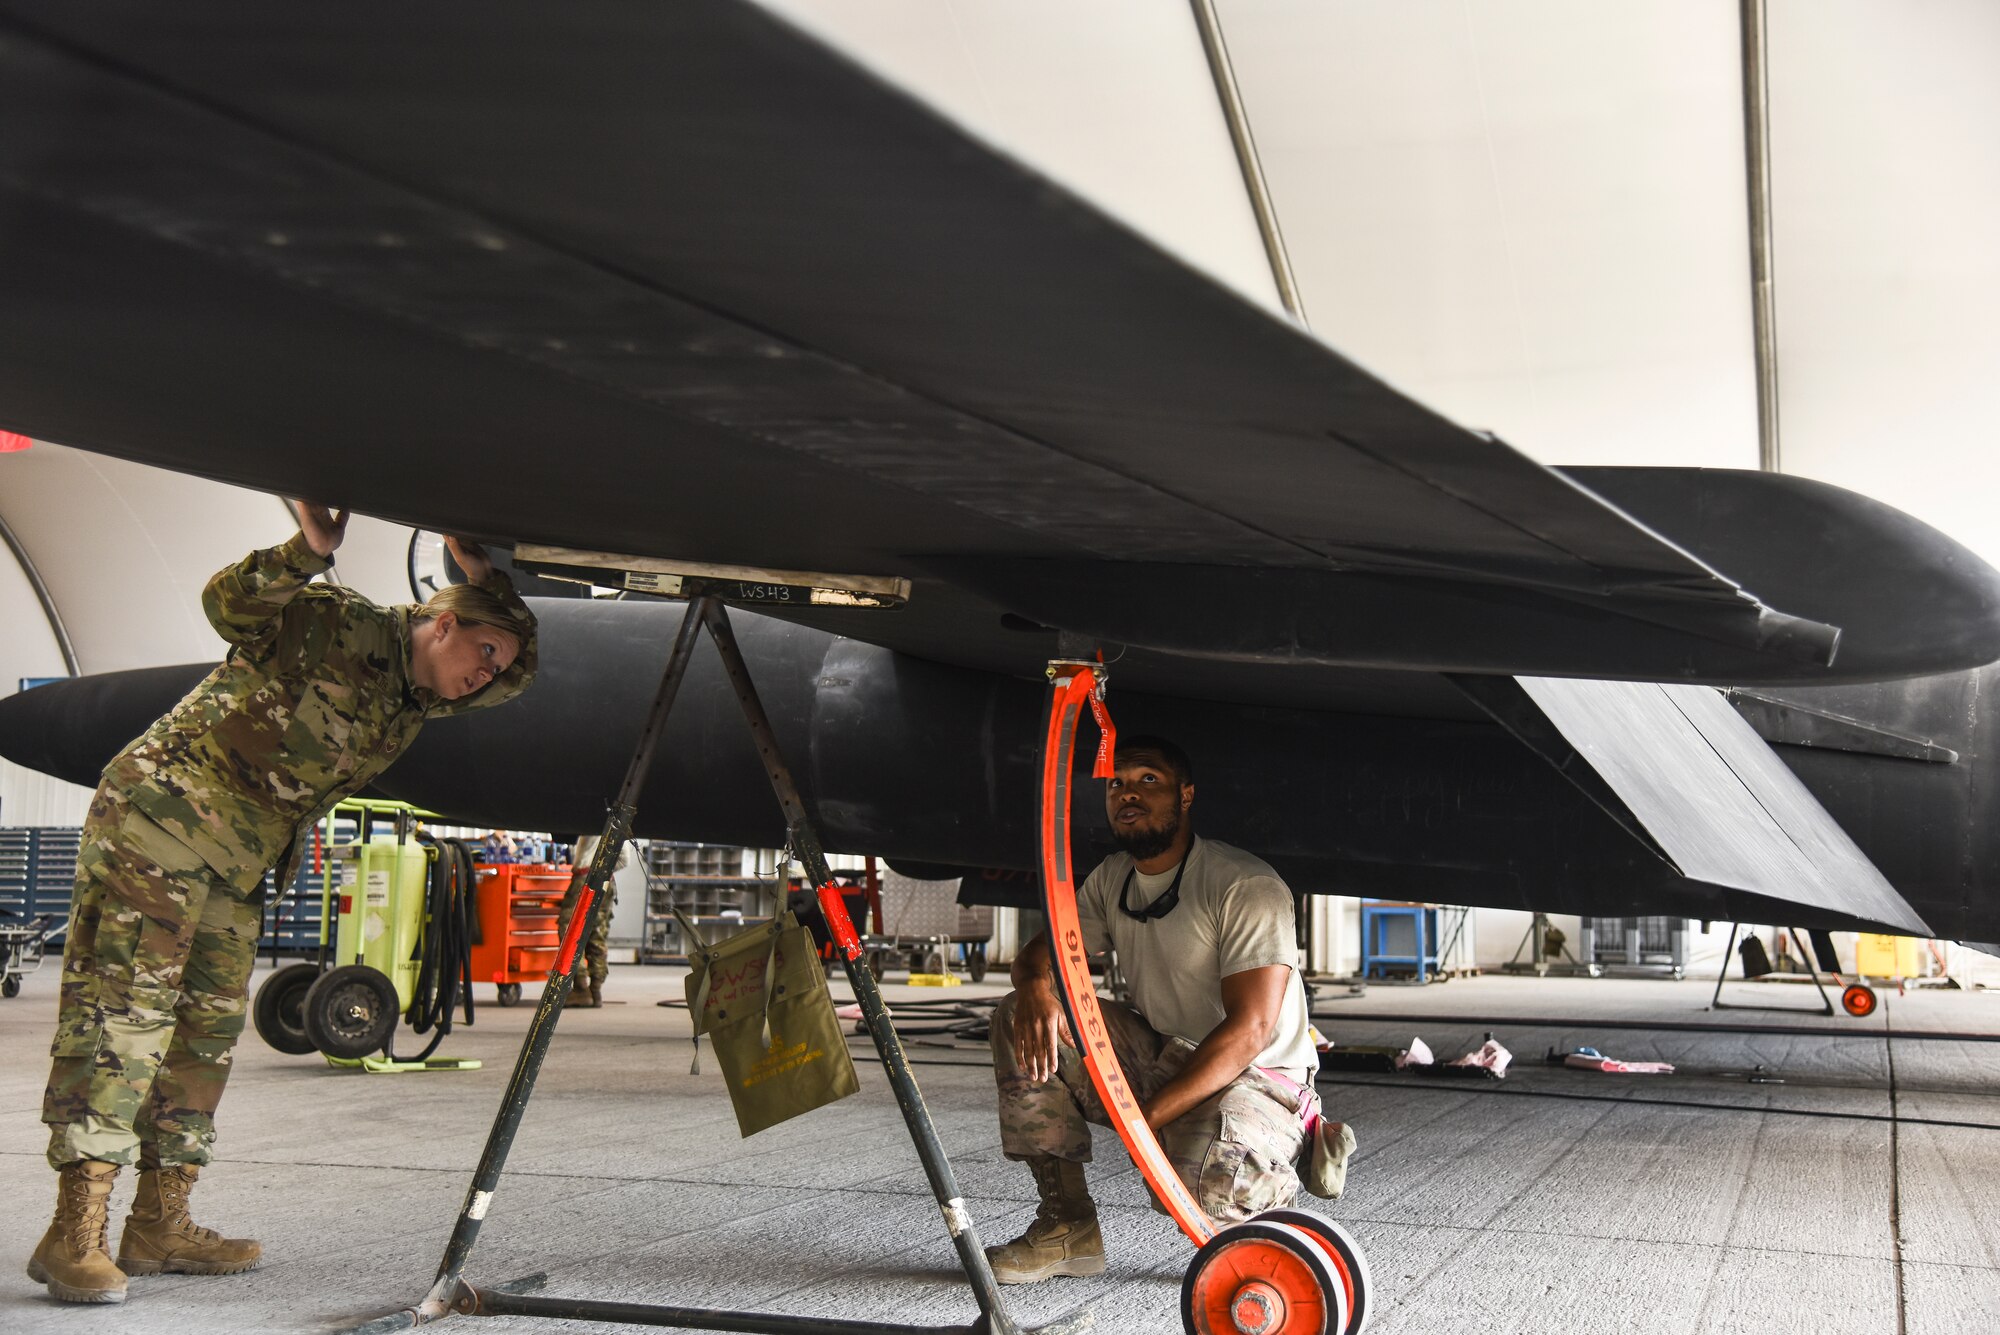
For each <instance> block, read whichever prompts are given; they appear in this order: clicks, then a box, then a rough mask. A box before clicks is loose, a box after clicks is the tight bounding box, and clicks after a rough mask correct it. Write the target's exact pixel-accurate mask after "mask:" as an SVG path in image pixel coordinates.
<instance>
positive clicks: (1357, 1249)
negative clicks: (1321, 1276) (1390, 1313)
mask: <svg viewBox="0 0 2000 1335" xmlns="http://www.w3.org/2000/svg"><path fill="white" fill-rule="evenodd" d="M1256 1218H1257V1219H1259V1220H1264V1221H1268V1222H1270V1223H1274V1224H1290V1225H1291V1226H1292V1227H1293V1228H1298V1229H1303V1230H1305V1231H1306V1232H1308V1233H1310V1234H1312V1235H1313V1238H1314V1239H1315V1240H1316V1241H1317V1242H1318V1243H1319V1245H1320V1246H1321V1247H1322V1248H1323V1249H1324V1250H1325V1251H1326V1254H1327V1256H1328V1257H1329V1258H1331V1259H1332V1261H1333V1268H1334V1270H1335V1271H1337V1272H1338V1273H1339V1276H1340V1286H1341V1288H1342V1289H1344V1290H1345V1291H1346V1294H1347V1329H1346V1331H1345V1332H1344V1333H1343V1335H1361V1332H1362V1331H1364V1330H1366V1329H1367V1328H1368V1293H1369V1289H1370V1287H1371V1286H1372V1285H1373V1283H1374V1281H1373V1280H1371V1279H1370V1278H1369V1275H1368V1256H1367V1253H1365V1252H1363V1251H1362V1250H1361V1244H1360V1243H1358V1242H1356V1241H1355V1240H1354V1235H1353V1234H1352V1233H1349V1232H1348V1231H1347V1230H1346V1229H1345V1228H1342V1227H1341V1226H1340V1225H1339V1224H1336V1223H1335V1222H1334V1221H1333V1220H1331V1219H1328V1218H1327V1217H1326V1216H1325V1215H1321V1214H1314V1213H1313V1212H1312V1211H1311V1210H1266V1211H1264V1213H1262V1214H1260V1215H1257V1216H1256Z"/></svg>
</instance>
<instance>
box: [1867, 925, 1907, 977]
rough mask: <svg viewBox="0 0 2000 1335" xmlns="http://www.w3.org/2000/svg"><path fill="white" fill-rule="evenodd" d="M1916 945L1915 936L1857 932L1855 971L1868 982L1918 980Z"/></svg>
mask: <svg viewBox="0 0 2000 1335" xmlns="http://www.w3.org/2000/svg"><path fill="white" fill-rule="evenodd" d="M1919 944H1920V943H1919V942H1918V940H1917V938H1915V937H1914V936H1889V935H1887V934H1885V933H1881V932H1857V933H1856V934H1855V937H1854V971H1855V972H1856V973H1861V974H1867V975H1868V976H1869V977H1871V978H1914V977H1916V976H1917V946H1918V945H1919Z"/></svg>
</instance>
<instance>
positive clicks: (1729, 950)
mask: <svg viewBox="0 0 2000 1335" xmlns="http://www.w3.org/2000/svg"><path fill="white" fill-rule="evenodd" d="M1742 930H1743V924H1742V923H1740V922H1732V923H1730V924H1729V944H1728V945H1725V946H1724V947H1723V948H1722V972H1721V973H1719V974H1717V975H1716V976H1715V993H1714V995H1712V996H1710V997H1709V999H1708V1008H1709V1009H1710V1010H1712V1011H1714V1010H1728V1009H1729V1008H1728V1007H1727V1006H1726V1005H1724V1004H1723V1001H1722V985H1723V984H1724V983H1726V982H1728V981H1729V961H1730V960H1731V959H1733V958H1735V956H1736V934H1737V933H1738V932H1740V931H1742Z"/></svg>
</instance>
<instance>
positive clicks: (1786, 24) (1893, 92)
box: [1770, 0, 2000, 563]
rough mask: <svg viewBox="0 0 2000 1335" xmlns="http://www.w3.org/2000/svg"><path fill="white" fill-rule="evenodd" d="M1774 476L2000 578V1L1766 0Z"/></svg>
mask: <svg viewBox="0 0 2000 1335" xmlns="http://www.w3.org/2000/svg"><path fill="white" fill-rule="evenodd" d="M1770 45H1771V141H1772V154H1773V157H1774V159H1775V160H1776V164H1777V166H1776V172H1775V174H1774V180H1773V193H1774V196H1775V198H1774V200H1773V205H1772V227H1773V232H1774V242H1775V249H1776V254H1777V264H1776V272H1775V284H1774V286H1775V290H1776V293H1777V308H1778V318H1777V325H1778V375H1779V379H1778V386H1779V410H1780V422H1781V435H1780V439H1781V441H1782V444H1783V462H1784V467H1785V471H1786V472H1795V473H1804V474H1807V475H1809V476H1812V477H1816V478H1819V479H1821V480H1823V481H1827V482H1832V483H1836V484H1838V485H1840V486H1844V487H1851V488H1853V489H1854V490H1857V491H1862V492H1866V493H1867V494H1868V495H1871V496H1874V497H1877V498H1879V499H1881V500H1884V501H1887V502H1888V503H1889V504H1891V505H1894V506H1897V507H1899V508H1901V509H1903V510H1907V511H1909V512H1910V513H1911V514H1914V515H1916V516H1918V517H1919V518H1922V519H1924V520H1926V521H1928V522H1930V523H1932V524H1935V525H1936V526H1937V527H1939V528H1941V529H1943V530H1944V531H1945V532H1947V533H1949V534H1951V535H1952V536H1953V537H1955V538H1957V539H1958V540H1959V541H1960V542H1963V543H1965V544H1966V545H1967V546H1969V547H1971V548H1972V549H1973V550H1975V551H1977V552H1979V553H1980V554H1981V555H1982V556H1984V557H1985V558H1986V559H1987V560H1988V561H1993V562H1996V563H2000V517H1996V515H1995V511H1994V506H1993V499H1992V498H1993V496H1994V495H1995V493H1996V492H2000V373H1996V369H1995V368H1996V367H2000V319H1996V317H1995V312H1996V311H2000V246H1996V245H1995V243H1994V237H1995V234H1996V229H2000V223H1996V219H2000V5H1995V4H1993V3H1992V0H1926V2H1925V3H1924V4H1920V5H1884V4H1880V3H1876V2H1875V0H1811V3H1804V0H1776V2H1775V3H1773V4H1772V5H1771V9H1770Z"/></svg>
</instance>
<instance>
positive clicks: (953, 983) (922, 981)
mask: <svg viewBox="0 0 2000 1335" xmlns="http://www.w3.org/2000/svg"><path fill="white" fill-rule="evenodd" d="M910 986H911V987H957V986H958V975H957V974H955V973H913V974H911V975H910Z"/></svg>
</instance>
